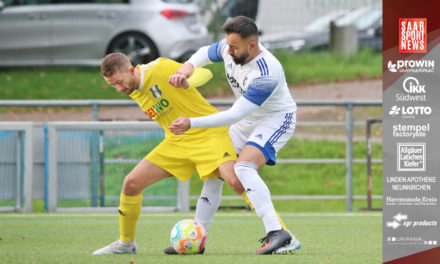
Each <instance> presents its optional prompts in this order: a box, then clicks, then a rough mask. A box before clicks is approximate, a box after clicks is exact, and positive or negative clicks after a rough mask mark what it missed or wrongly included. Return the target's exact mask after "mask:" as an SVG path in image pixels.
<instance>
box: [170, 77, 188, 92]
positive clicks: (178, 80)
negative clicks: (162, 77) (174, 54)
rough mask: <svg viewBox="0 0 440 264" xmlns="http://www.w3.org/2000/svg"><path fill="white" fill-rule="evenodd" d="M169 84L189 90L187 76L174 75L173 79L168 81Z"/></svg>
mask: <svg viewBox="0 0 440 264" xmlns="http://www.w3.org/2000/svg"><path fill="white" fill-rule="evenodd" d="M168 82H169V83H170V84H172V85H174V86H176V87H177V88H184V89H186V88H188V87H189V84H188V79H186V77H185V75H183V74H180V73H176V74H174V75H171V77H170V78H169V79H168Z"/></svg>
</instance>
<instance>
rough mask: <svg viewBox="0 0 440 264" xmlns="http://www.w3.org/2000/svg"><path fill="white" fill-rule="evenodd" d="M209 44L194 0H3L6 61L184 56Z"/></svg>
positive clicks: (0, 52)
mask: <svg viewBox="0 0 440 264" xmlns="http://www.w3.org/2000/svg"><path fill="white" fill-rule="evenodd" d="M208 43H209V37H208V32H207V29H206V26H204V25H203V24H202V23H201V19H200V14H199V9H198V7H197V6H196V5H195V4H194V3H193V2H192V0H39V1H35V0H3V1H0V66H21V65H99V64H100V61H101V60H102V58H103V57H104V56H105V55H106V54H108V53H111V52H123V53H125V54H127V55H128V56H129V57H130V58H131V60H132V62H133V63H134V64H138V63H146V62H149V61H151V60H153V59H155V58H157V57H159V56H162V57H167V58H171V59H175V60H180V61H183V60H185V59H187V58H189V56H191V54H192V53H194V52H195V51H196V50H197V49H198V48H199V47H201V46H203V45H206V44H208Z"/></svg>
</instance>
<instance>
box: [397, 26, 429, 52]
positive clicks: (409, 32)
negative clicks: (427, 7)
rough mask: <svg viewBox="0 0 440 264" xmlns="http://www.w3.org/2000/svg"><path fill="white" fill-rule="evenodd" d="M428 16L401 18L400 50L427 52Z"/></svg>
mask: <svg viewBox="0 0 440 264" xmlns="http://www.w3.org/2000/svg"><path fill="white" fill-rule="evenodd" d="M426 26H427V25H426V18H400V19H399V52H400V53H426V47H427V44H428V43H427V41H426V35H427V34H426V32H427V31H426Z"/></svg>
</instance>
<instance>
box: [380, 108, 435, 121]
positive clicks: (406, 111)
mask: <svg viewBox="0 0 440 264" xmlns="http://www.w3.org/2000/svg"><path fill="white" fill-rule="evenodd" d="M431 113H432V108H431V107H429V106H397V105H393V106H392V107H391V109H390V111H389V112H388V114H389V115H390V116H392V117H395V116H398V115H400V116H401V117H402V118H415V117H416V116H429V115H431Z"/></svg>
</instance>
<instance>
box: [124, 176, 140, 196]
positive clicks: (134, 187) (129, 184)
mask: <svg viewBox="0 0 440 264" xmlns="http://www.w3.org/2000/svg"><path fill="white" fill-rule="evenodd" d="M122 192H123V193H124V194H125V195H138V194H139V193H140V192H142V190H140V188H139V184H138V183H137V182H136V180H135V179H134V177H131V176H130V175H127V176H126V177H125V179H124V185H123V187H122Z"/></svg>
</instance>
